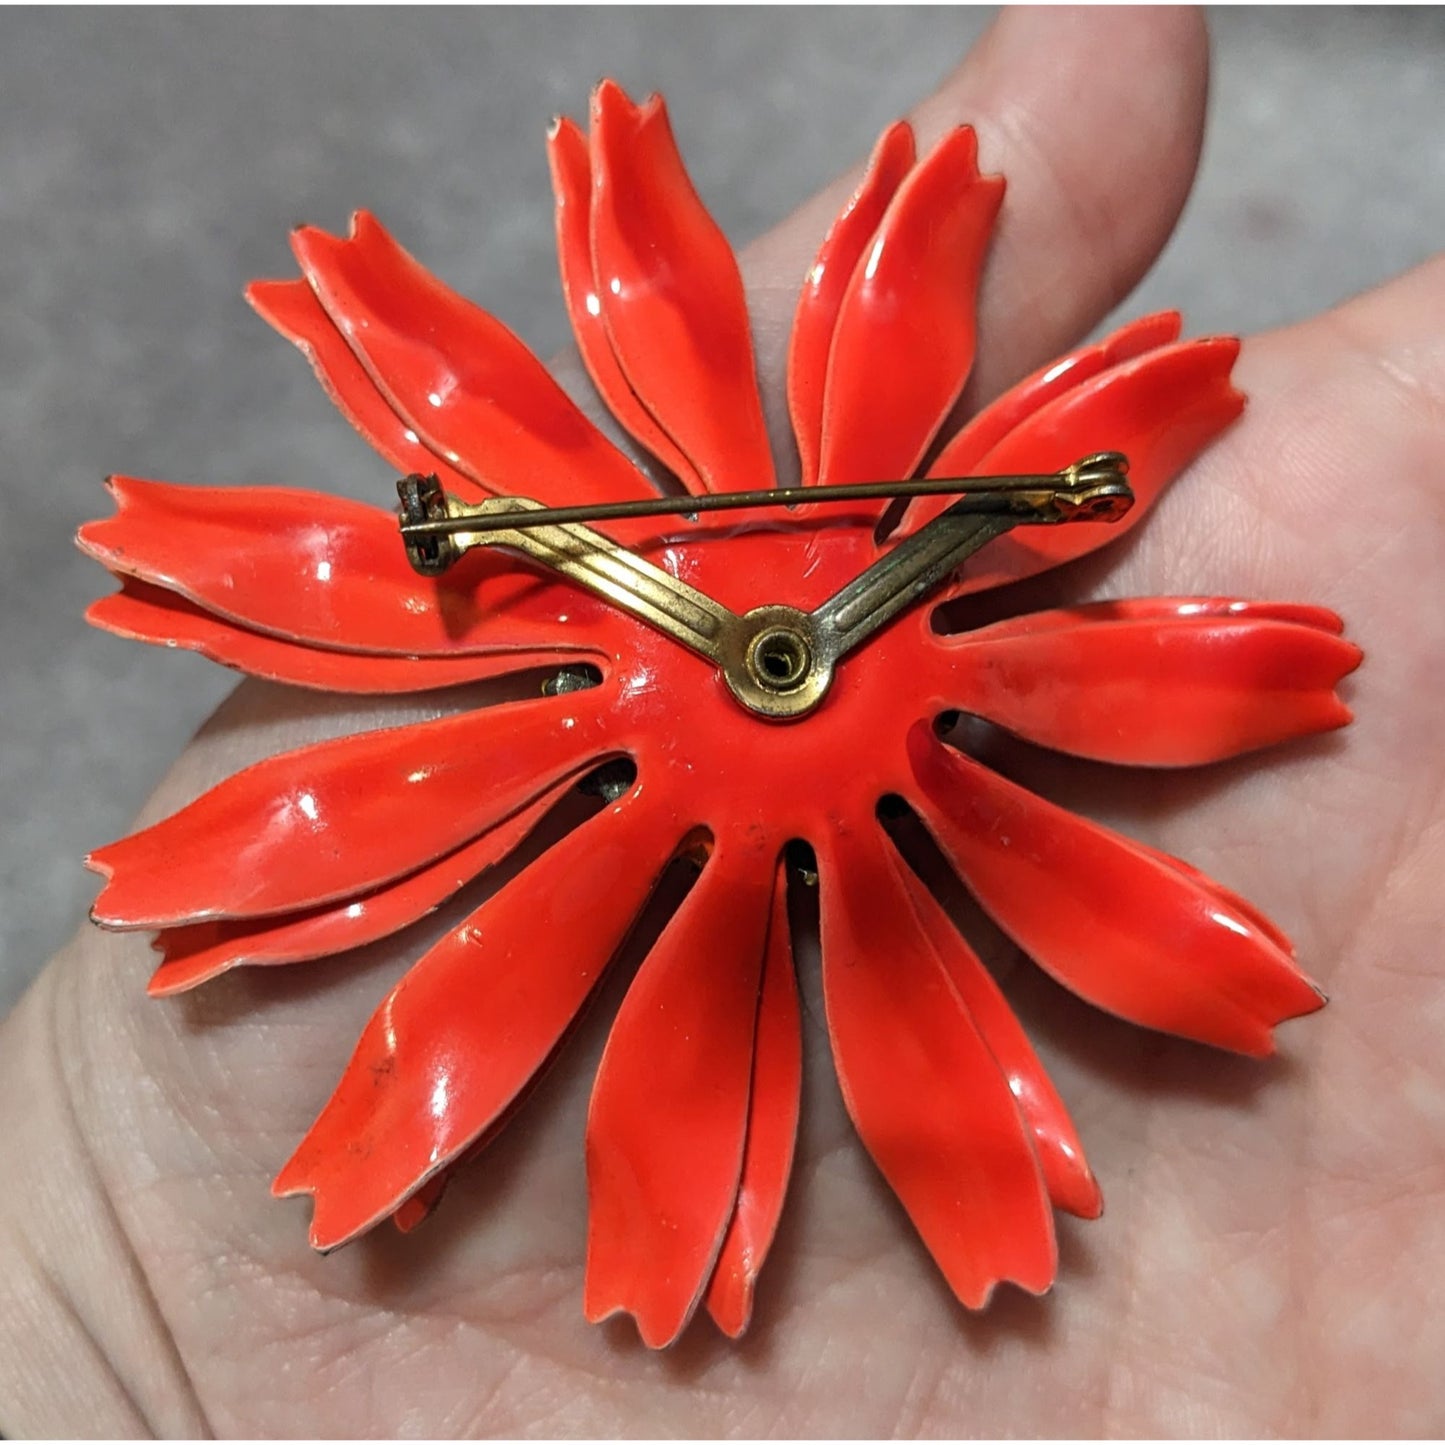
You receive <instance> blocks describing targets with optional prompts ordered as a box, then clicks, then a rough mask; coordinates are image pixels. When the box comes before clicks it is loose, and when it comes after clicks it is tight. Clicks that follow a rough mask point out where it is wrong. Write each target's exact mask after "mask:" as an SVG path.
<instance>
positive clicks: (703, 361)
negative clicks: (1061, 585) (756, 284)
mask: <svg viewBox="0 0 1445 1445" xmlns="http://www.w3.org/2000/svg"><path fill="white" fill-rule="evenodd" d="M591 157H592V262H593V267H594V270H595V274H596V285H597V295H598V297H599V299H600V300H601V303H602V319H603V321H604V322H605V323H606V327H607V334H608V336H609V337H610V338H611V340H612V345H613V349H614V351H615V353H616V356H617V360H618V362H619V364H620V365H621V367H622V371H623V373H624V374H625V375H626V377H627V379H628V381H629V383H630V384H631V386H632V389H633V390H634V391H635V392H637V394H638V396H639V397H641V398H643V404H644V405H645V406H646V407H647V409H648V411H650V412H651V413H652V415H653V417H654V418H655V419H656V420H657V423H658V425H659V426H661V427H662V429H663V430H664V431H665V432H667V434H668V435H669V436H670V437H671V438H672V440H673V442H674V444H675V445H676V446H677V448H678V449H679V450H680V451H681V452H682V453H683V454H684V455H685V456H686V457H687V458H688V459H689V461H690V462H691V464H692V468H693V470H694V471H695V472H696V473H697V475H698V477H699V478H700V479H701V481H702V484H703V486H704V487H705V488H706V489H707V490H708V491H710V492H724V491H746V490H748V489H750V488H754V487H766V486H769V485H771V483H772V481H773V454H772V449H771V447H770V446H769V444H768V429H767V425H766V423H765V422H764V421H763V406H762V400H761V398H760V397H759V395H758V381H757V372H756V368H755V367H754V365H753V341H752V329H751V325H750V323H749V321H748V307H747V298H746V297H745V296H744V294H743V278H742V275H741V273H740V272H739V271H738V264H737V261H736V260H735V259H734V257H733V250H732V247H731V246H730V245H729V244H728V240H727V237H726V236H724V235H723V233H722V231H721V230H719V228H718V225H717V222H715V221H714V220H713V218H712V217H711V216H710V215H708V213H707V209H706V207H704V205H703V204H702V201H701V200H700V199H699V198H698V194H697V192H696V191H695V190H693V187H692V182H691V180H689V179H688V174H687V171H686V169H685V168H684V166H683V164H682V157H681V156H680V155H679V154H678V151H677V144H676V142H675V141H674V140H673V138H672V126H671V124H670V123H669V121H668V118H667V107H666V106H665V105H664V104H663V102H662V97H661V96H654V97H653V98H652V99H651V100H649V101H648V102H647V104H646V105H643V106H641V107H638V106H635V105H633V104H632V102H631V101H630V100H628V98H627V96H626V95H625V94H624V93H623V91H622V90H621V88H620V87H619V86H617V85H614V84H613V83H612V82H611V81H605V80H604V81H603V82H602V84H601V85H599V86H598V87H597V90H596V92H595V93H594V95H593V97H592V143H591Z"/></svg>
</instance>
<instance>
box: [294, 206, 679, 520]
mask: <svg viewBox="0 0 1445 1445" xmlns="http://www.w3.org/2000/svg"><path fill="white" fill-rule="evenodd" d="M292 249H293V250H294V251H295V252H296V258H297V260H298V261H299V262H300V263H301V269H302V270H303V271H304V272H305V273H306V278H307V280H308V281H310V283H311V285H312V287H313V289H314V290H315V292H316V295H317V297H318V298H319V299H320V301H321V304H322V306H324V307H325V308H326V313H327V315H328V316H330V318H331V320H332V322H333V323H334V324H335V326H336V329H337V330H338V331H339V332H340V333H341V334H342V336H343V337H345V339H346V342H347V344H348V345H349V346H350V347H351V350H352V352H353V353H354V354H355V356H356V358H357V359H358V360H359V361H360V362H361V364H362V365H363V366H364V367H365V368H366V371H367V374H368V375H369V376H370V377H371V379H372V380H373V382H375V384H376V386H377V388H378V389H379V390H380V391H381V393H382V394H383V395H384V396H385V397H386V399H387V401H388V402H389V403H390V404H391V406H392V408H393V409H394V410H395V411H396V413H397V414H398V416H400V417H401V418H402V420H403V421H404V422H405V423H406V425H407V426H408V427H410V428H411V430H412V431H414V432H415V433H416V435H417V437H418V438H419V439H420V440H421V442H422V443H423V444H424V445H425V446H426V447H427V449H428V450H429V451H433V452H435V453H436V454H437V455H438V456H441V457H443V458H445V459H446V460H447V461H449V462H450V463H451V464H452V465H453V466H454V467H456V468H457V469H458V470H459V471H461V472H464V473H465V474H466V475H467V476H469V477H472V478H474V479H475V480H476V482H477V483H478V484H479V485H481V486H482V487H485V488H486V489H487V490H488V491H491V492H500V493H505V494H521V495H524V496H530V497H534V498H536V500H538V501H540V502H547V503H550V504H552V505H563V506H565V505H569V504H572V503H583V502H601V501H619V500H623V499H626V498H632V497H651V496H655V495H656V493H655V492H654V491H653V489H652V487H651V486H649V485H648V482H647V480H646V478H645V477H643V475H642V473H641V472H639V471H638V470H637V468H636V467H634V466H633V465H632V463H631V462H630V461H628V459H627V458H626V457H624V456H623V455H622V453H621V452H619V451H618V450H617V448H616V447H614V446H613V445H612V443H611V442H610V441H608V440H607V438H606V437H604V436H603V435H602V433H601V432H600V431H598V430H597V428H596V427H595V426H593V425H592V423H591V422H590V421H588V420H587V418H586V417H585V416H583V415H582V413H581V412H580V411H579V410H578V409H577V407H576V406H575V405H574V404H573V402H572V401H571V399H570V398H569V397H568V396H567V394H566V392H564V391H563V390H562V388H561V387H560V386H558V385H557V383H556V382H555V381H554V380H553V379H552V377H551V376H550V375H549V374H548V372H547V369H546V367H544V366H543V365H542V363H541V362H540V361H538V360H537V358H536V357H535V356H533V355H532V353H531V352H530V351H529V350H528V349H527V347H526V346H525V345H523V343H522V342H521V341H520V340H518V338H517V337H516V336H514V335H513V334H512V333H511V332H510V331H508V330H507V328H506V327H505V326H503V325H502V323H501V322H500V321H498V320H497V319H496V318H495V317H494V316H490V315H488V314H487V313H486V312H485V311H483V310H482V309H481V308H480V307H478V306H474V305H473V304H472V303H471V302H470V301H467V300H465V299H464V298H463V297H461V296H458V295H457V294H456V292H455V291H452V290H449V289H448V288H447V287H446V286H443V285H442V283H441V282H440V281H438V280H437V278H436V277H435V276H433V275H432V274H431V273H430V272H429V271H427V270H426V269H425V268H424V267H423V266H420V265H418V264H417V262H416V261H414V260H413V259H412V258H411V257H410V256H409V255H407V253H406V252H405V251H404V250H402V248H401V247H400V246H398V245H397V243H396V242H395V241H394V240H393V239H392V238H391V236H389V235H388V234H387V232H386V231H385V230H384V229H383V228H382V226H381V224H380V222H378V221H377V220H376V218H375V217H374V216H371V215H369V214H367V212H365V211H359V212H357V214H356V216H355V217H354V218H353V220H352V227H351V235H350V237H349V238H348V239H346V240H342V239H341V238H339V237H336V236H329V235H327V234H326V233H325V232H324V231H318V230H316V229H315V228H313V227H303V228H301V229H300V230H298V231H296V232H295V233H294V234H293V236H292Z"/></svg>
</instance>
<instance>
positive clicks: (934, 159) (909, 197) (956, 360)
mask: <svg viewBox="0 0 1445 1445" xmlns="http://www.w3.org/2000/svg"><path fill="white" fill-rule="evenodd" d="M1003 189H1004V187H1003V179H1002V177H999V176H980V175H979V173H978V143H977V140H976V139H975V137H974V133H973V131H972V129H971V128H969V127H968V126H960V127H959V128H958V129H956V130H953V131H950V132H949V134H948V135H946V136H945V137H944V138H943V139H942V140H941V141H940V142H939V143H938V145H937V146H936V147H935V148H934V150H933V151H932V152H931V153H930V154H929V155H928V156H927V157H926V158H925V159H924V160H923V161H922V162H921V163H920V164H919V165H918V166H917V167H915V168H914V170H913V171H912V172H911V173H910V174H909V176H908V177H907V179H906V180H904V182H903V184H902V185H901V186H900V187H899V188H898V193H897V194H896V195H895V196H894V197H893V200H892V201H891V203H890V204H889V206H888V210H887V213H886V214H885V215H884V217H883V221H882V223H881V225H880V226H879V227H878V233H877V235H876V237H875V238H874V240H873V243H872V245H871V246H870V247H869V248H868V251H867V254H866V256H865V257H864V258H863V259H862V260H861V261H860V262H859V264H858V265H857V266H856V267H855V268H854V271H853V275H852V279H851V280H850V281H849V283H848V289H847V291H846V293H845V294H844V297H843V300H842V304H841V305H840V307H839V308H838V323H837V328H836V330H835V331H834V334H833V346H832V350H831V352H830V354H829V357H828V382H827V391H826V397H825V402H824V407H823V426H822V444H821V451H822V457H821V461H820V463H819V469H818V479H819V481H821V482H827V483H841V482H861V481H880V480H885V479H888V478H893V477H907V476H909V475H911V474H912V472H913V471H914V470H915V469H916V468H917V466H918V464H919V462H920V461H922V459H923V455H924V453H925V452H926V451H927V449H928V444H929V442H931V441H932V440H933V436H934V433H935V432H937V430H938V428H939V427H940V426H942V425H943V422H944V419H945V418H946V417H947V416H948V413H949V411H950V409H951V408H952V406H953V404H954V402H956V401H957V400H958V396H959V393H960V392H961V391H962V390H963V384H964V382H965V381H967V379H968V373H969V370H970V369H971V368H972V366H973V348H974V328H975V317H974V299H975V295H976V292H977V289H978V278H979V273H980V271H981V270H982V268H983V257H984V251H985V249H986V248H987V246H988V240H989V235H990V233H991V231H992V229H993V221H994V216H995V215H996V214H997V213H998V208H999V203H1000V202H1001V201H1002V199H1003Z"/></svg>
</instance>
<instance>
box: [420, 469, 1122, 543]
mask: <svg viewBox="0 0 1445 1445" xmlns="http://www.w3.org/2000/svg"><path fill="white" fill-rule="evenodd" d="M1128 465H1129V464H1128V460H1127V459H1126V458H1125V457H1123V456H1122V455H1120V454H1119V453H1118V452H1100V453H1098V454H1097V455H1095V456H1091V457H1085V458H1084V459H1083V460H1082V461H1078V462H1075V463H1074V464H1073V465H1072V466H1069V467H1065V468H1063V469H1062V470H1061V471H1057V472H1043V473H1037V474H1023V475H1020V474H1011V475H1007V476H989V477H920V478H917V479H914V480H908V481H892V482H848V483H845V484H843V485H841V486H827V487H766V488H762V489H760V490H758V491H752V492H707V493H704V494H703V495H701V496H687V497H647V498H643V499H642V500H640V501H635V502H597V503H594V504H592V505H588V506H576V507H540V508H538V509H536V510H535V511H529V512H528V513H526V515H525V516H521V517H519V516H518V515H517V514H516V513H515V512H499V513H497V514H495V515H491V516H488V515H486V514H478V513H475V512H472V513H468V514H467V515H465V516H451V517H431V518H427V519H426V520H419V519H417V518H415V517H406V518H405V519H404V520H403V522H402V526H401V533H402V536H403V537H406V538H417V539H419V538H422V537H442V536H449V535H451V534H453V533H457V532H467V533H479V532H500V531H513V530H515V529H517V528H528V529H530V528H534V527H548V526H566V525H569V524H571V523H575V522H613V521H619V520H623V519H630V518H633V517H677V516H696V515H698V514H699V513H702V512H734V511H743V510H745V509H747V508H750V507H796V506H800V505H802V504H804V503H808V502H824V503H830V504H832V503H838V502H866V501H881V500H884V499H888V498H893V497H951V496H957V497H961V498H967V499H968V502H969V506H968V507H967V508H966V510H967V511H969V512H970V513H973V514H975V515H978V516H985V515H988V514H990V513H995V514H1008V513H1012V512H1015V511H1023V512H1028V511H1033V510H1037V509H1038V503H1037V500H1036V498H1034V497H1033V496H1032V494H1038V493H1045V492H1049V493H1062V494H1064V496H1065V497H1067V495H1068V493H1070V492H1073V491H1080V490H1085V489H1088V488H1090V487H1096V486H1099V485H1101V484H1103V483H1106V482H1110V481H1116V480H1119V479H1121V478H1122V477H1123V475H1124V473H1125V471H1126V470H1127V468H1128Z"/></svg>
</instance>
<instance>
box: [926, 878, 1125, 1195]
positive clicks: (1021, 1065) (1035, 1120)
mask: <svg viewBox="0 0 1445 1445" xmlns="http://www.w3.org/2000/svg"><path fill="white" fill-rule="evenodd" d="M899 873H900V875H901V876H902V878H903V882H904V886H905V888H906V889H907V892H908V895H909V898H910V899H911V901H912V904H913V911H914V913H915V915H916V917H917V919H918V923H919V925H920V927H922V929H923V931H924V932H925V933H926V934H927V935H928V941H929V943H930V944H931V945H932V947H933V951H934V952H935V953H936V954H937V955H938V960H939V962H940V963H941V964H942V965H943V966H944V968H945V969H947V971H948V976H949V978H950V979H951V980H952V981H953V987H954V989H955V991H956V992H957V994H958V997H959V1001H960V1002H961V1003H962V1005H963V1007H964V1009H965V1010H966V1011H967V1013H968V1016H969V1018H970V1019H971V1020H972V1021H973V1026H974V1027H975V1028H976V1029H977V1030H978V1031H979V1033H980V1034H982V1035H983V1041H984V1042H985V1043H986V1044H987V1045H988V1049H989V1052H990V1053H991V1054H992V1055H993V1056H994V1058H995V1060H996V1061H997V1062H998V1066H999V1068H1000V1069H1002V1070H1003V1074H1004V1077H1005V1078H1006V1079H1007V1080H1008V1084H1009V1088H1010V1089H1011V1090H1012V1092H1013V1096H1014V1099H1015V1101H1016V1102H1017V1104H1018V1107H1019V1112H1020V1113H1022V1115H1023V1117H1024V1121H1025V1123H1027V1124H1028V1126H1029V1128H1030V1129H1031V1130H1032V1131H1033V1142H1034V1152H1035V1153H1036V1154H1037V1155H1038V1160H1039V1167H1040V1169H1041V1170H1042V1171H1043V1176H1044V1183H1045V1185H1046V1186H1047V1187H1048V1191H1049V1199H1050V1200H1051V1201H1052V1202H1053V1203H1054V1205H1055V1206H1057V1207H1058V1208H1059V1209H1063V1210H1065V1211H1067V1212H1068V1213H1069V1214H1076V1215H1078V1216H1079V1217H1080V1218H1081V1219H1097V1218H1098V1217H1099V1214H1100V1213H1101V1211H1102V1210H1103V1207H1104V1201H1103V1197H1102V1196H1101V1195H1100V1193H1099V1186H1098V1183H1097V1182H1096V1181H1095V1179H1094V1176H1093V1173H1092V1172H1091V1171H1090V1169H1089V1164H1088V1161H1087V1160H1086V1159H1085V1158H1084V1146H1083V1145H1082V1144H1081V1143H1080V1142H1079V1136H1078V1133H1077V1131H1076V1130H1075V1129H1074V1124H1073V1120H1072V1119H1070V1118H1069V1111H1068V1110H1067V1109H1066V1108H1065V1107H1064V1101H1063V1100H1062V1099H1060V1098H1059V1096H1058V1092H1057V1091H1056V1090H1055V1088H1054V1086H1053V1084H1052V1083H1051V1082H1050V1080H1049V1076H1048V1075H1047V1074H1046V1073H1045V1072H1044V1066H1043V1065H1042V1064H1041V1063H1040V1062H1039V1057H1038V1055H1037V1054H1036V1053H1034V1050H1033V1046H1032V1045H1031V1044H1030V1043H1029V1041H1028V1036H1027V1035H1026V1034H1025V1033H1024V1031H1023V1029H1022V1027H1021V1026H1020V1024H1019V1021H1018V1020H1017V1019H1016V1018H1015V1017H1014V1014H1013V1010H1012V1009H1011V1008H1009V1006H1008V1001H1007V1000H1006V999H1005V998H1004V996H1003V994H1002V993H1000V992H999V987H998V985H997V984H996V983H995V982H994V981H993V977H992V976H991V975H990V973H989V971H988V970H987V969H986V968H985V967H984V966H983V963H982V962H981V961H980V959H979V957H978V955H977V954H976V953H975V952H974V951H973V950H972V949H971V948H970V947H969V946H968V944H967V943H966V942H965V941H964V940H963V939H962V938H961V937H960V936H959V932H958V930H957V929H956V928H955V927H954V926H953V924H952V922H951V921H950V919H949V917H948V915H947V914H946V913H945V912H944V911H943V909H942V908H941V907H940V906H939V904H938V900H937V899H935V898H934V896H933V895H932V894H931V893H930V892H929V891H928V889H927V888H926V887H925V886H924V885H923V883H922V882H921V881H920V880H919V879H918V877H917V876H916V875H915V874H914V873H913V872H912V871H911V870H909V869H907V868H900V869H899Z"/></svg>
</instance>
